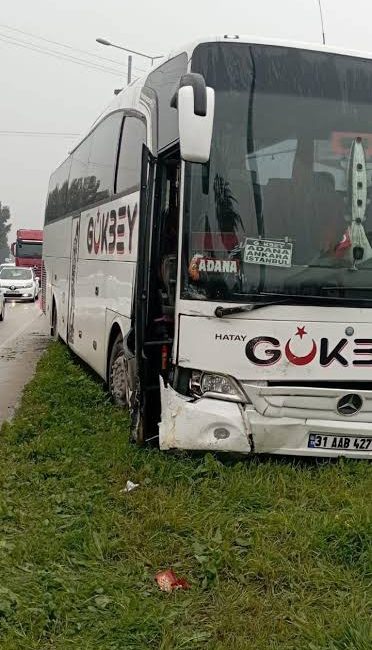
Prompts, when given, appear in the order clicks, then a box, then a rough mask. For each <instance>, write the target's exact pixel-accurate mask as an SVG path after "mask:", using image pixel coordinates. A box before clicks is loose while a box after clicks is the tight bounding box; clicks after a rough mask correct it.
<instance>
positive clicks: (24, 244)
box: [16, 240, 43, 259]
mask: <svg viewBox="0 0 372 650" xmlns="http://www.w3.org/2000/svg"><path fill="white" fill-rule="evenodd" d="M42 250H43V244H42V243H41V242H36V241H20V240H18V241H17V249H16V256H17V257H29V258H33V259H41V256H42Z"/></svg>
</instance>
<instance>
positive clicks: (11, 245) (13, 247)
mask: <svg viewBox="0 0 372 650" xmlns="http://www.w3.org/2000/svg"><path fill="white" fill-rule="evenodd" d="M10 252H11V253H12V255H13V256H14V257H15V242H13V244H10Z"/></svg>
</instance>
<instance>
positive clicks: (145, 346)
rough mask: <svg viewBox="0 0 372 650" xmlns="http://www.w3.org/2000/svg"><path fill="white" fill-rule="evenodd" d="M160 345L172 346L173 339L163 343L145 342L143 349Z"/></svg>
mask: <svg viewBox="0 0 372 650" xmlns="http://www.w3.org/2000/svg"><path fill="white" fill-rule="evenodd" d="M161 345H173V339H166V340H165V341H145V342H144V344H143V347H144V348H150V347H156V346H159V347H160V346H161Z"/></svg>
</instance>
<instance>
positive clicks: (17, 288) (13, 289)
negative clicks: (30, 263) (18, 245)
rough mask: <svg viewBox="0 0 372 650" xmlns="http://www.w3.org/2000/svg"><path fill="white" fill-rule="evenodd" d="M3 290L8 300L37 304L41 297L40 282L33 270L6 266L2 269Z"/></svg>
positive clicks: (0, 284)
mask: <svg viewBox="0 0 372 650" xmlns="http://www.w3.org/2000/svg"><path fill="white" fill-rule="evenodd" d="M1 290H2V291H3V292H4V295H5V297H6V298H15V299H18V300H31V301H32V302H35V300H37V298H38V295H39V280H38V279H37V278H36V276H35V273H34V271H33V269H29V268H23V267H20V266H13V267H10V266H5V267H3V268H2V269H0V291H1Z"/></svg>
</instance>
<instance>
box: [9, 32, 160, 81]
mask: <svg viewBox="0 0 372 650" xmlns="http://www.w3.org/2000/svg"><path fill="white" fill-rule="evenodd" d="M0 27H5V29H9V30H10V31H12V32H19V33H20V34H25V35H26V36H31V37H32V38H37V39H38V40H40V41H45V43H51V44H52V45H59V46H60V47H65V48H67V49H69V50H74V51H75V52H80V54H87V55H88V56H92V57H94V58H95V59H101V60H102V61H109V62H110V63H115V64H116V65H121V64H120V61H117V60H115V59H109V58H107V57H106V56H101V55H99V54H94V53H93V52H88V50H81V49H79V48H78V47H73V46H72V45H67V44H66V43H61V42H59V41H52V40H50V39H49V38H44V37H43V36H38V35H37V34H32V33H31V32H26V31H24V30H23V29H17V28H16V27H10V25H5V24H4V23H0ZM135 70H137V72H144V73H146V72H148V71H147V70H143V69H142V68H137V67H136V68H135Z"/></svg>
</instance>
